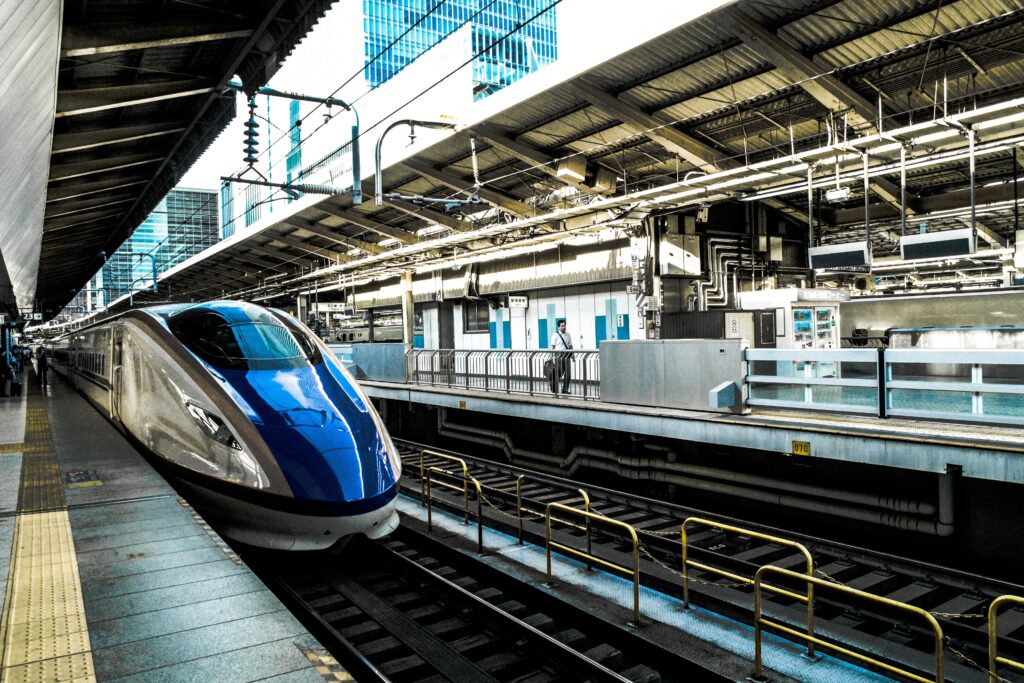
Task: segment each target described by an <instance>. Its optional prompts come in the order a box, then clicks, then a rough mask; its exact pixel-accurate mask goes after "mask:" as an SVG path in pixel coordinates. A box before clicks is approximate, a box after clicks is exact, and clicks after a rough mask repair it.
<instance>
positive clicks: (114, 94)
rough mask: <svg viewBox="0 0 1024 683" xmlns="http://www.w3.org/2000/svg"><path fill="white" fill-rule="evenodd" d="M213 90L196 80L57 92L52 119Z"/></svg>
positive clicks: (205, 83)
mask: <svg viewBox="0 0 1024 683" xmlns="http://www.w3.org/2000/svg"><path fill="white" fill-rule="evenodd" d="M213 90H214V88H213V87H211V86H210V82H209V81H206V80H203V79H198V78H190V79H187V80H178V81H167V82H163V83H139V84H133V85H114V86H109V87H104V88H82V89H78V90H61V91H58V92H57V113H56V114H54V118H58V119H60V118H65V117H68V116H80V115H82V114H92V113H94V112H98V111H107V110H110V109H120V108H122V107H136V106H141V105H144V104H153V103H154V102H165V101H167V100H174V99H179V98H182V97H195V96H197V95H205V94H207V93H210V92H213Z"/></svg>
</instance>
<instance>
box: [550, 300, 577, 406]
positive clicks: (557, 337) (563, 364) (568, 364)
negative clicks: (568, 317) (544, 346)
mask: <svg viewBox="0 0 1024 683" xmlns="http://www.w3.org/2000/svg"><path fill="white" fill-rule="evenodd" d="M551 348H552V349H554V350H555V351H566V352H567V351H571V350H572V335H571V334H569V333H568V332H566V331H565V318H562V319H560V320H559V321H558V329H557V330H555V333H554V334H553V335H551ZM559 377H561V378H562V393H563V394H568V393H569V380H571V379H572V354H571V353H560V354H558V357H557V358H556V359H555V372H553V373H551V393H553V394H557V393H558V378H559Z"/></svg>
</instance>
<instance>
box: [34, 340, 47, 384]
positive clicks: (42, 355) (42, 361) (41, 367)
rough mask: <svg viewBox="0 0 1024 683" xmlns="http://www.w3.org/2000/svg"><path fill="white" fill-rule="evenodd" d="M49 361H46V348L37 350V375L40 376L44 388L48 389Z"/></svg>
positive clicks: (42, 347)
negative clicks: (47, 373)
mask: <svg viewBox="0 0 1024 683" xmlns="http://www.w3.org/2000/svg"><path fill="white" fill-rule="evenodd" d="M47 365H48V364H47V359H46V347H45V346H40V347H39V348H38V349H37V350H36V374H37V375H39V384H40V386H42V387H44V388H45V387H46V370H47Z"/></svg>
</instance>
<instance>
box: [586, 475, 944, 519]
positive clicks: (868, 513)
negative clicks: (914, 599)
mask: <svg viewBox="0 0 1024 683" xmlns="http://www.w3.org/2000/svg"><path fill="white" fill-rule="evenodd" d="M588 466H589V467H590V468H591V469H596V470H602V471H605V472H611V473H615V474H618V475H620V476H626V477H628V478H630V479H637V480H640V479H642V480H645V481H653V482H659V483H664V484H675V485H676V486H682V487H684V488H690V489H696V490H700V491H708V492H711V493H715V494H720V495H726V496H733V497H736V498H744V499H746V500H753V501H757V502H761V503H767V504H769V505H775V506H780V507H787V508H792V509H796V510H803V511H805V512H813V513H816V514H823V515H832V516H838V517H842V518H844V519H852V520H856V521H860V522H867V523H869V524H877V525H879V526H886V527H890V528H893V529H898V530H900V531H912V532H916V533H923V534H929V535H932V536H950V535H951V534H952V533H953V531H954V528H953V525H952V524H944V523H942V522H941V521H934V520H927V519H921V518H918V517H912V516H910V515H904V514H899V513H894V512H887V511H884V510H867V509H864V508H859V507H855V506H852V505H841V504H837V503H835V502H830V501H821V502H818V501H813V500H807V499H806V498H799V497H797V496H792V495H788V494H777V493H772V492H770V491H761V490H757V489H752V488H748V487H745V486H738V485H733V484H726V483H723V482H715V481H708V480H706V479H699V478H696V477H687V476H684V475H681V474H674V473H670V472H662V471H653V472H646V471H638V470H632V469H629V470H625V471H620V470H619V468H618V467H616V466H615V465H614V464H612V463H608V462H603V461H592V462H590V463H588Z"/></svg>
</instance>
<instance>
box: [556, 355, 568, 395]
mask: <svg viewBox="0 0 1024 683" xmlns="http://www.w3.org/2000/svg"><path fill="white" fill-rule="evenodd" d="M559 378H561V380H562V393H563V394H568V393H569V381H570V380H571V379H572V359H571V358H568V357H564V358H563V357H559V358H556V359H555V371H554V372H553V373H551V393H552V394H557V393H558V380H559Z"/></svg>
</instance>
